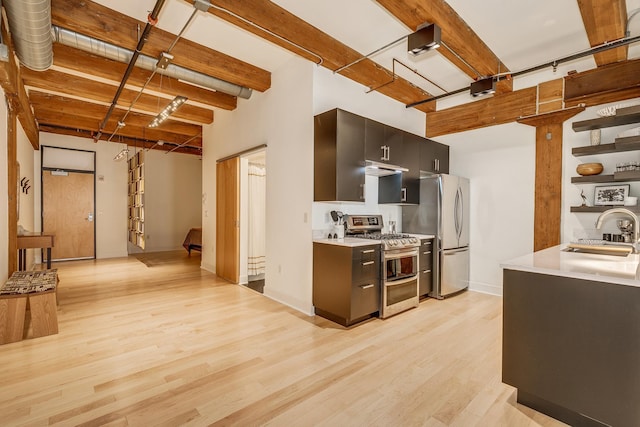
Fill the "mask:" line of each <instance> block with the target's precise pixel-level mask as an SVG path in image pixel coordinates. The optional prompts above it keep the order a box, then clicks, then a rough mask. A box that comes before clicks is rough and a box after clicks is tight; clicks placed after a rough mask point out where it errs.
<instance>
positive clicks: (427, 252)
mask: <svg viewBox="0 0 640 427" xmlns="http://www.w3.org/2000/svg"><path fill="white" fill-rule="evenodd" d="M430 253H431V251H426V252H422V255H429V254H430Z"/></svg>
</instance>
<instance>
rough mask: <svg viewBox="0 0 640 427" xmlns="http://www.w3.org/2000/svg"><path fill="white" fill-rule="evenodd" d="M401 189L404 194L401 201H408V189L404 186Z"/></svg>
mask: <svg viewBox="0 0 640 427" xmlns="http://www.w3.org/2000/svg"><path fill="white" fill-rule="evenodd" d="M400 191H401V194H402V196H400V201H401V202H406V201H407V189H406V188H403V189H402V190H400Z"/></svg>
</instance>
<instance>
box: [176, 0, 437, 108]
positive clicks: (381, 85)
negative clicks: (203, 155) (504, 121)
mask: <svg viewBox="0 0 640 427" xmlns="http://www.w3.org/2000/svg"><path fill="white" fill-rule="evenodd" d="M185 1H186V2H187V3H193V0H185ZM212 3H213V4H214V5H216V6H218V7H221V8H223V9H225V10H228V11H230V12H232V13H233V14H229V13H226V12H224V11H220V10H219V9H215V8H210V9H209V13H211V14H213V15H215V16H217V17H219V18H221V19H224V20H226V21H228V22H230V23H232V24H234V25H236V26H238V27H240V28H242V29H244V30H246V31H248V32H250V33H253V34H256V35H258V36H260V37H262V38H264V39H266V40H269V41H270V42H272V43H274V44H276V45H278V46H281V47H283V48H284V49H287V50H289V51H291V52H293V53H295V54H298V55H300V56H302V57H303V58H306V59H308V60H310V61H313V62H315V63H319V62H320V58H321V59H322V66H324V67H326V68H328V69H330V70H336V69H338V68H340V67H342V66H343V65H346V64H349V63H351V62H353V61H355V60H357V59H360V58H362V54H361V53H359V52H357V51H355V50H353V49H351V48H350V47H348V46H346V45H344V44H343V43H341V42H339V41H338V40H336V39H334V38H333V37H331V36H329V35H328V34H326V33H324V32H322V31H320V30H319V29H317V28H315V27H314V26H313V25H311V24H309V23H308V22H305V21H303V20H302V19H300V18H298V17H297V16H295V15H293V14H292V13H290V12H289V11H287V10H286V9H284V8H282V7H280V6H278V5H277V4H276V3H274V2H271V1H269V0H245V1H241V2H239V1H235V0H214V1H212ZM234 14H235V15H238V16H242V17H243V18H244V19H246V20H248V21H250V22H253V23H254V24H256V25H258V26H259V27H260V28H262V29H265V30H267V31H264V30H262V29H260V28H256V27H255V26H253V25H250V24H248V23H246V22H245V21H243V20H241V19H238V18H237V17H236V16H234ZM269 32H271V33H273V34H277V35H278V36H279V37H275V36H274V35H273V34H270V33H269ZM283 39H284V40H283ZM285 40H289V41H290V42H292V43H294V44H295V45H298V46H300V47H302V48H304V49H301V48H300V47H296V46H295V45H294V44H291V43H288V42H286V41H285ZM309 52H313V54H311V53H309ZM319 57H320V58H319ZM340 74H342V75H344V76H346V77H348V78H350V79H351V80H354V81H356V82H358V83H360V84H362V85H364V86H366V87H369V88H375V90H376V91H377V92H380V93H382V94H384V95H387V96H389V97H390V98H393V99H395V100H397V101H400V102H402V103H403V104H411V103H413V102H416V101H420V100H422V99H426V98H430V97H431V94H429V93H428V92H427V91H425V90H422V89H420V88H418V87H416V86H415V85H413V84H412V83H410V82H409V81H407V80H405V79H403V78H401V77H398V76H393V73H392V72H391V71H390V70H388V69H386V68H384V67H381V66H380V65H378V64H376V63H375V62H374V61H372V60H370V59H365V60H363V61H361V62H359V63H358V64H355V65H353V66H352V67H349V68H347V69H345V70H343V71H340ZM394 77H395V78H394ZM416 108H417V109H419V110H422V111H425V112H426V111H434V110H435V102H431V103H425V104H422V105H420V106H418V107H416Z"/></svg>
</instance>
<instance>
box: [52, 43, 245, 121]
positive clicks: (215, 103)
mask: <svg viewBox="0 0 640 427" xmlns="http://www.w3.org/2000/svg"><path fill="white" fill-rule="evenodd" d="M53 63H54V65H56V66H58V67H62V68H66V69H69V70H74V71H77V72H80V73H87V72H90V73H91V74H92V75H94V76H97V77H101V78H103V79H108V80H111V81H113V82H114V84H119V82H120V81H121V80H122V76H123V75H124V72H125V70H126V69H127V64H124V63H122V62H117V61H113V60H111V59H107V58H103V57H101V56H98V55H93V54H91V53H88V52H84V51H82V50H79V49H75V48H72V47H69V46H65V45H61V44H58V43H54V44H53ZM150 74H151V72H150V71H147V70H143V69H142V68H138V67H134V69H133V71H132V72H131V75H130V76H129V79H128V80H127V85H131V86H137V87H139V88H141V87H142V86H143V85H144V84H145V83H146V82H147V79H148V78H149V75H150ZM147 89H149V90H153V91H156V92H161V93H165V94H167V95H169V96H171V97H175V96H177V95H182V96H186V97H187V98H189V100H190V101H195V102H200V103H202V104H206V105H209V106H211V107H217V108H222V109H224V110H234V109H235V108H236V106H237V98H236V97H235V96H231V95H227V94H226V93H222V92H215V91H213V90H207V89H204V88H201V87H198V86H194V85H192V84H188V83H183V82H181V81H179V80H178V79H174V78H172V77H167V76H162V75H159V74H156V75H155V76H154V77H153V78H152V79H151V81H150V82H149V84H148V85H147Z"/></svg>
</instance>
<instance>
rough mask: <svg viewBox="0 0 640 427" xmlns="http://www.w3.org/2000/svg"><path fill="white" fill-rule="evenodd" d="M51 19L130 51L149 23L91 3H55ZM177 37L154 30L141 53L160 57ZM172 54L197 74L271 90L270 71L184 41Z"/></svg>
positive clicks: (61, 0) (70, 0)
mask: <svg viewBox="0 0 640 427" xmlns="http://www.w3.org/2000/svg"><path fill="white" fill-rule="evenodd" d="M51 20H52V23H53V24H54V25H58V26H60V27H64V28H67V29H70V30H73V31H77V32H78V33H82V34H85V35H87V36H91V37H94V38H97V39H100V40H103V41H106V42H109V43H113V44H115V45H118V46H122V47H124V48H127V49H131V50H134V49H135V48H136V45H137V44H138V28H139V26H140V27H144V25H145V24H146V23H145V22H142V21H138V20H137V19H134V18H131V17H129V16H127V15H124V14H122V13H119V12H116V11H115V10H113V9H109V8H108V7H105V6H102V5H100V4H98V3H95V2H92V1H90V0H84V1H81V2H78V1H75V0H53V1H52V2H51ZM175 38H176V36H175V35H173V34H171V33H169V32H167V31H164V30H162V29H160V28H158V27H154V28H153V29H152V30H151V33H150V34H149V39H148V40H147V42H146V43H145V46H144V48H143V50H142V53H144V54H145V55H148V56H151V57H154V58H158V57H159V56H160V53H161V52H163V51H166V50H167V49H168V48H169V46H170V45H171V44H172V43H173V41H174V40H175ZM171 54H172V55H174V59H173V61H172V63H173V64H176V65H181V66H183V67H186V68H189V69H192V70H194V71H198V72H201V73H204V74H207V75H210V76H213V77H217V78H219V79H222V80H225V81H228V82H231V83H235V84H238V85H241V86H246V87H249V88H251V89H255V90H258V91H260V92H264V91H265V90H267V89H269V87H271V73H269V72H268V71H266V70H263V69H261V68H259V67H256V66H254V65H251V64H249V63H246V62H243V61H240V60H238V59H236V58H233V57H231V56H228V55H225V54H223V53H221V52H218V51H216V50H213V49H210V48H208V47H206V46H202V45H200V44H198V43H195V42H192V41H190V40H187V39H184V38H181V39H180V40H179V41H178V43H177V44H176V46H175V49H174V50H172V51H171Z"/></svg>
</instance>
